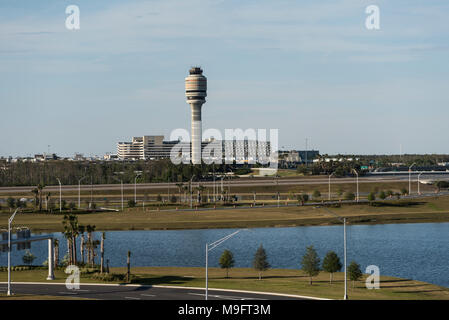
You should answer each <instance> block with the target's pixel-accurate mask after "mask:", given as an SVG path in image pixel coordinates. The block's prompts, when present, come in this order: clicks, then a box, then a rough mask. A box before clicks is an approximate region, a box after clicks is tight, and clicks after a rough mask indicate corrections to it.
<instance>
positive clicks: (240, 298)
mask: <svg viewBox="0 0 449 320" xmlns="http://www.w3.org/2000/svg"><path fill="white" fill-rule="evenodd" d="M189 294H191V295H194V296H204V295H205V294H204V293H190V292H189ZM208 296H209V297H214V298H219V299H228V300H266V299H261V298H248V297H237V296H223V295H216V294H208Z"/></svg>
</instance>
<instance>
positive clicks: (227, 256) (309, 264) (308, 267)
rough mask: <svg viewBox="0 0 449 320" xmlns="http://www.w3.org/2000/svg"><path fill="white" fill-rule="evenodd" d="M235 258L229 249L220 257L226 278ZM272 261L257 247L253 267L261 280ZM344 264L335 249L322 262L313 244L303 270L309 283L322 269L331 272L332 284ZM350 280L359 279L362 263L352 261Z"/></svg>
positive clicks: (348, 270)
mask: <svg viewBox="0 0 449 320" xmlns="http://www.w3.org/2000/svg"><path fill="white" fill-rule="evenodd" d="M234 264H235V260H234V255H233V254H232V252H231V251H229V250H224V251H223V253H222V255H221V256H220V259H219V265H220V267H221V268H222V269H226V278H229V269H231V268H232V267H234ZM270 267H271V266H270V263H269V262H268V256H267V253H266V251H265V249H264V248H263V246H262V245H260V247H259V248H258V249H257V251H256V253H255V255H254V258H253V268H254V269H255V270H256V271H257V272H258V276H259V280H261V279H262V273H263V272H264V271H267V270H268V269H270ZM342 267H343V266H342V264H341V262H340V258H339V257H338V255H337V254H336V253H335V252H334V251H328V252H327V253H326V256H325V257H324V259H323V262H322V263H321V260H320V258H319V257H318V254H317V252H316V250H315V249H314V247H313V246H308V247H307V248H306V253H305V254H304V256H303V257H302V260H301V270H302V271H303V272H304V273H306V274H307V275H308V276H309V284H310V285H312V280H313V277H316V276H318V274H319V273H320V272H321V271H325V272H328V273H329V274H330V280H329V282H330V284H332V281H333V275H334V273H336V272H339V271H341V269H342ZM347 272H348V275H349V280H351V281H352V284H353V287H354V286H355V282H356V281H359V280H360V279H361V278H362V276H363V273H362V271H361V269H360V265H359V264H358V263H356V262H355V261H352V262H351V263H350V264H349V266H348V269H347Z"/></svg>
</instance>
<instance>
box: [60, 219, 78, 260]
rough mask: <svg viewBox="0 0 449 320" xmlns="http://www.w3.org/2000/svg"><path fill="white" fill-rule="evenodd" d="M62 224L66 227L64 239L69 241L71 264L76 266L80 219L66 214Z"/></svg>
mask: <svg viewBox="0 0 449 320" xmlns="http://www.w3.org/2000/svg"><path fill="white" fill-rule="evenodd" d="M62 224H63V226H64V237H65V238H66V239H67V240H68V243H67V244H68V246H69V261H70V264H76V262H77V259H76V238H77V237H78V234H79V225H78V218H77V216H76V215H74V214H72V213H70V214H68V215H67V214H65V215H64V218H63V220H62Z"/></svg>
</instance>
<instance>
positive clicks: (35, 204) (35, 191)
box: [31, 188, 39, 210]
mask: <svg viewBox="0 0 449 320" xmlns="http://www.w3.org/2000/svg"><path fill="white" fill-rule="evenodd" d="M31 193H32V194H33V195H34V209H35V210H36V209H37V207H38V205H39V190H38V189H37V188H34V189H33V190H31Z"/></svg>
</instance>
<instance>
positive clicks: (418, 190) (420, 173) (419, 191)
mask: <svg viewBox="0 0 449 320" xmlns="http://www.w3.org/2000/svg"><path fill="white" fill-rule="evenodd" d="M423 173H424V172H420V173H419V174H418V194H421V192H420V191H419V177H420V176H421V175H422V174H423Z"/></svg>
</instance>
